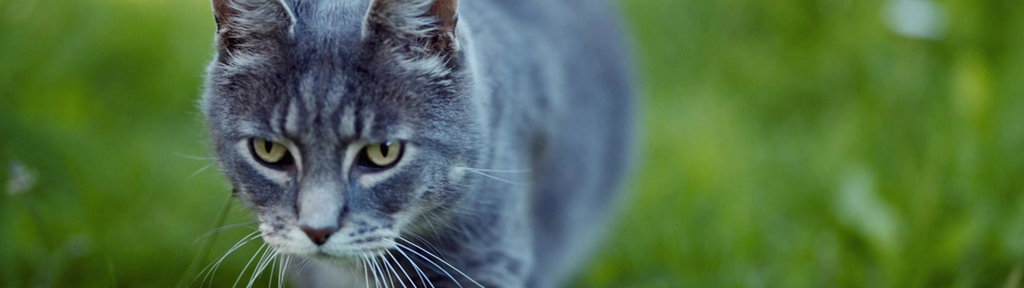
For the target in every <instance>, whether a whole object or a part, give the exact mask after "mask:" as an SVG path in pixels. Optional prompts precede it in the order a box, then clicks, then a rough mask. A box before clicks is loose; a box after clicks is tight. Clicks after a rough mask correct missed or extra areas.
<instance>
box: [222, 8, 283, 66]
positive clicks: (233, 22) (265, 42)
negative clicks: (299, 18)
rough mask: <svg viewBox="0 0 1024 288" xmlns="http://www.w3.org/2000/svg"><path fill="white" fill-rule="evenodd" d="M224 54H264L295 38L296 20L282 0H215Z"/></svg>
mask: <svg viewBox="0 0 1024 288" xmlns="http://www.w3.org/2000/svg"><path fill="white" fill-rule="evenodd" d="M212 4H213V15H214V20H216V22H217V46H218V48H219V49H220V51H221V52H227V53H226V54H235V53H239V52H250V53H263V52H267V50H272V48H274V47H276V46H277V44H279V43H280V42H281V41H283V40H284V39H285V38H287V37H289V36H290V35H291V34H292V29H293V27H294V25H295V16H294V15H293V14H292V12H291V10H290V9H289V8H288V6H287V5H285V3H284V2H282V1H281V0H213V1H212Z"/></svg>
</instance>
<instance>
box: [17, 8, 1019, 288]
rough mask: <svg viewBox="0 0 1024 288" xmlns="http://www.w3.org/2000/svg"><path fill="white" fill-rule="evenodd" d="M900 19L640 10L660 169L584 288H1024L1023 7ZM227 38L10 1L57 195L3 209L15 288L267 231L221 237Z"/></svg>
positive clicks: (204, 27)
mask: <svg viewBox="0 0 1024 288" xmlns="http://www.w3.org/2000/svg"><path fill="white" fill-rule="evenodd" d="M885 3H886V2H885V1H880V0H869V1H797V0H780V1H742V0H721V1H697V0H645V1H625V2H624V5H623V6H624V7H623V8H624V10H625V12H626V14H627V16H628V18H629V19H630V20H631V22H632V26H633V30H634V32H635V33H634V36H635V39H636V40H637V42H638V43H637V45H636V46H637V49H636V51H637V54H638V55H637V56H638V57H637V59H638V63H639V64H640V66H642V67H643V68H642V69H641V70H642V72H643V73H642V74H643V75H644V77H643V79H644V80H645V85H644V92H645V96H646V97H645V106H646V108H645V110H644V113H643V119H644V124H645V125H643V127H644V133H643V134H644V148H645V149H644V150H645V151H644V152H645V157H644V159H643V161H642V163H641V165H640V169H639V171H637V173H636V177H635V181H634V185H632V189H631V190H632V192H633V195H632V196H633V197H631V199H630V202H629V203H627V205H625V207H626V209H625V210H624V213H623V215H622V217H621V219H620V221H619V222H618V224H617V226H616V227H615V229H613V230H611V233H610V237H609V238H608V241H606V242H605V245H603V246H602V247H601V249H600V251H599V252H598V253H597V254H596V256H595V258H594V259H593V261H592V262H591V263H590V265H589V267H588V269H586V270H585V271H583V272H582V273H581V275H579V277H578V278H577V280H576V282H575V286H577V287H679V286H687V287H757V286H771V287H834V286H855V287H860V286H869V287H936V286H940V287H945V286H966V287H979V286H980V287H993V286H1019V283H1020V282H1019V281H1020V279H1021V278H1020V277H1021V276H1022V273H1024V197H1022V194H1024V193H1022V192H1024V181H1022V180H1018V178H1017V177H1018V176H1019V175H1022V174H1024V156H1022V155H1024V153H1020V152H1019V151H1020V150H1021V149H1024V85H1021V83H1024V78H1022V77H1024V52H1022V51H1024V37H1022V36H1021V35H1024V5H1022V4H1020V3H1017V1H1006V0H1003V1H973V0H944V1H938V2H937V3H940V4H942V5H943V6H944V7H945V8H946V10H945V11H946V12H948V20H949V21H948V24H949V25H948V27H947V29H946V34H945V35H944V37H942V38H941V39H938V40H919V39H911V38H906V37H904V36H901V35H898V34H895V33H893V32H892V31H891V30H890V29H889V28H887V26H886V25H885V21H884V19H883V17H882V13H883V9H884V5H885ZM212 31H213V23H212V17H211V16H210V12H209V3H208V2H206V1H201V0H195V1H154V0H150V1H131V0H98V1H81V0H68V1H58V0H17V1H16V0H8V1H3V0H0V137H2V139H3V141H0V182H5V183H2V184H6V182H7V181H8V178H10V176H9V175H14V174H17V171H15V170H17V169H16V168H14V167H19V166H23V167H26V168H27V169H28V170H29V171H30V172H31V174H33V175H35V176H36V181H35V183H36V185H34V186H33V187H32V188H31V189H29V190H27V191H24V192H21V193H18V194H13V195H12V194H9V193H3V194H0V286H2V287H26V286H36V287H53V286H55V287H70V286H74V287H96V286H99V287H113V286H120V287H137V286H157V287H163V286H173V285H176V284H178V283H182V281H184V283H189V281H191V280H192V279H191V277H193V276H194V275H196V272H190V271H189V270H188V269H189V265H190V264H191V263H192V262H193V260H195V259H196V257H197V256H196V255H198V254H200V251H201V250H202V248H203V246H204V245H205V244H206V243H210V242H212V243H213V244H212V245H213V246H212V247H210V249H211V251H212V255H210V256H209V257H208V259H203V260H202V261H200V262H199V263H200V266H202V265H206V264H207V263H209V262H210V261H212V260H213V259H212V257H217V256H220V255H221V254H222V253H223V252H224V251H226V250H227V249H228V247H230V246H231V245H232V244H233V243H234V241H237V240H238V239H240V238H241V237H242V236H243V235H245V234H247V233H248V232H250V231H251V229H250V228H238V229H231V230H227V231H225V232H223V233H217V234H214V236H211V237H213V238H201V237H202V236H203V235H204V233H206V232H208V231H210V230H211V228H213V227H214V225H216V222H217V218H218V215H219V214H220V212H221V211H222V207H223V203H225V201H227V200H228V190H229V187H228V185H227V184H226V183H225V181H224V180H223V179H222V176H221V175H220V174H219V173H218V172H216V169H206V170H203V168H204V167H206V166H207V165H210V164H211V160H210V159H208V157H209V151H208V149H207V147H206V144H205V136H204V134H203V133H204V132H203V131H204V130H203V127H202V126H201V123H200V116H199V114H198V112H197V109H196V108H195V105H194V103H195V100H196V98H197V97H198V94H199V91H200V88H199V87H200V85H201V79H202V74H203V69H204V65H205V62H206V61H208V60H209V59H210V57H211V55H212V50H211V40H212ZM16 163H20V164H16ZM197 171H198V172H197ZM4 190H5V191H6V190H7V189H4ZM238 206H240V205H234V207H233V208H232V209H230V211H229V212H230V213H229V214H228V215H229V216H228V220H227V223H243V222H248V221H251V220H252V219H251V218H250V216H249V215H248V212H246V211H245V210H244V209H242V208H240V207H238ZM208 239H212V240H214V241H207V240H208ZM256 246H257V245H249V248H248V250H244V251H239V252H237V253H236V254H233V256H232V257H228V258H227V260H226V263H225V264H224V265H223V266H222V267H221V268H220V269H221V270H220V271H221V272H220V273H217V274H216V275H217V276H218V277H217V278H215V279H214V280H213V282H214V283H216V286H218V287H219V286H228V285H230V284H231V283H232V282H234V280H235V277H234V276H236V275H237V271H240V270H241V267H242V266H244V265H245V263H246V261H248V260H249V256H250V255H251V254H252V251H253V250H254V249H255V248H256ZM200 268H201V267H200ZM193 271H194V270H193Z"/></svg>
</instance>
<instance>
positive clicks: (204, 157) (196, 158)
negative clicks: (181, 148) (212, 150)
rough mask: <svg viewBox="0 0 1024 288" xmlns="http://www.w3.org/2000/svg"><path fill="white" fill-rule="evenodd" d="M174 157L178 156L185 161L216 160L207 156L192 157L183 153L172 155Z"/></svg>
mask: <svg viewBox="0 0 1024 288" xmlns="http://www.w3.org/2000/svg"><path fill="white" fill-rule="evenodd" d="M174 155H175V156H178V157H181V158H185V159H189V160H197V161H214V160H217V159H216V158H213V157H209V156H194V155H188V154H183V153H174Z"/></svg>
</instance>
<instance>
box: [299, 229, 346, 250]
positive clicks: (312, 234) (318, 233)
mask: <svg viewBox="0 0 1024 288" xmlns="http://www.w3.org/2000/svg"><path fill="white" fill-rule="evenodd" d="M299 228H301V229H302V232H306V236H309V240H313V243H314V244H316V245H317V246H320V245H323V244H324V243H327V237H331V234H334V232H337V231H338V228H334V227H327V228H313V227H309V226H305V225H303V226H302V227H299Z"/></svg>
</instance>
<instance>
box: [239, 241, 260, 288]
mask: <svg viewBox="0 0 1024 288" xmlns="http://www.w3.org/2000/svg"><path fill="white" fill-rule="evenodd" d="M267 247H269V245H267V243H263V245H260V248H258V249H256V253H253V254H252V257H250V258H249V262H246V263H245V267H242V271H241V272H239V273H238V278H235V283H234V284H231V287H237V286H238V282H241V281H242V276H244V275H245V271H249V266H250V265H252V261H254V260H256V256H260V255H261V254H262V252H263V250H264V249H265V248H267Z"/></svg>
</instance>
